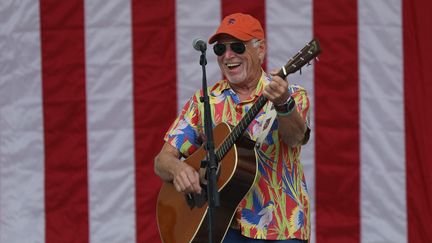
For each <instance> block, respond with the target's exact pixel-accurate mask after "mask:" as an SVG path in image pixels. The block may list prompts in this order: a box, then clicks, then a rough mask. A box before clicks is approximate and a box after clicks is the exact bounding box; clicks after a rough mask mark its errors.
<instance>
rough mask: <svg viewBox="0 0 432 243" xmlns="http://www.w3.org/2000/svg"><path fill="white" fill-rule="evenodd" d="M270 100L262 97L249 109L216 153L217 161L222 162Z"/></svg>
mask: <svg viewBox="0 0 432 243" xmlns="http://www.w3.org/2000/svg"><path fill="white" fill-rule="evenodd" d="M267 101H268V99H267V98H266V97H264V95H261V96H260V97H259V98H258V100H257V101H256V102H255V103H254V104H253V106H252V107H251V108H250V109H249V111H248V112H247V113H246V115H245V116H244V117H243V118H242V119H241V120H240V122H239V123H238V124H237V126H235V127H234V129H233V130H232V132H231V133H230V134H229V135H228V136H227V137H226V139H225V140H224V142H223V143H222V144H221V146H220V147H219V149H218V150H217V151H216V159H217V161H221V160H222V158H223V157H224V156H225V155H226V153H228V151H229V150H230V149H231V147H232V146H233V145H234V143H235V142H237V140H238V139H239V138H240V137H241V136H242V135H243V133H244V132H245V131H246V128H247V127H248V126H249V124H250V123H251V122H252V120H253V119H254V118H255V117H256V116H257V115H258V112H259V111H260V110H261V109H262V108H263V107H264V105H265V104H266V103H267Z"/></svg>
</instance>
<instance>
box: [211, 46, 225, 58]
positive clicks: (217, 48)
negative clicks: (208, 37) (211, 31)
mask: <svg viewBox="0 0 432 243" xmlns="http://www.w3.org/2000/svg"><path fill="white" fill-rule="evenodd" d="M213 51H214V53H215V54H216V55H217V56H222V55H223V54H224V53H225V51H226V47H225V45H224V44H216V45H214V46H213Z"/></svg>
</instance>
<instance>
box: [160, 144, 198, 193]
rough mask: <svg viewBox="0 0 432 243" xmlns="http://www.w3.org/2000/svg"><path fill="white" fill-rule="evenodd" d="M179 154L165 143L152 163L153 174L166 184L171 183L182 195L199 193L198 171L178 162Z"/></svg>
mask: <svg viewBox="0 0 432 243" xmlns="http://www.w3.org/2000/svg"><path fill="white" fill-rule="evenodd" d="M179 158H180V152H179V151H178V150H177V148H175V147H173V146H172V145H170V144H169V143H165V144H164V146H163V147H162V150H161V151H160V153H159V154H158V155H157V156H156V158H155V161H154V169H155V173H156V174H157V175H158V176H159V177H161V178H162V179H163V180H164V181H166V182H171V181H172V182H173V184H174V187H175V189H176V190H177V191H178V192H183V193H191V192H195V193H201V186H200V177H199V174H198V171H196V170H195V169H194V168H193V167H192V166H190V165H188V164H186V163H185V162H183V161H181V160H179Z"/></svg>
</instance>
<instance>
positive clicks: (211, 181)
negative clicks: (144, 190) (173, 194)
mask: <svg viewBox="0 0 432 243" xmlns="http://www.w3.org/2000/svg"><path fill="white" fill-rule="evenodd" d="M200 51H201V56H200V65H201V67H202V74H203V76H202V89H203V96H202V97H200V101H201V102H203V103H204V133H205V136H206V137H207V142H206V146H205V148H206V150H207V157H206V159H207V160H203V161H201V165H203V164H205V165H207V167H206V175H207V195H208V196H207V198H208V200H207V201H208V207H209V208H208V233H209V242H210V243H212V242H213V224H212V221H213V209H214V208H215V207H219V192H218V189H217V178H216V173H217V168H218V162H219V161H216V154H215V150H214V141H213V126H212V120H211V110H210V101H209V96H208V92H207V78H206V69H205V65H207V59H206V54H205V51H206V48H200Z"/></svg>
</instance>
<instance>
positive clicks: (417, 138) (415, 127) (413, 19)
mask: <svg viewBox="0 0 432 243" xmlns="http://www.w3.org/2000/svg"><path fill="white" fill-rule="evenodd" d="M431 9H432V2H431V1H430V0H417V1H409V0H404V1H403V11H404V13H403V30H404V31H403V38H404V39H403V43H404V73H405V77H404V82H405V83H404V91H405V95H404V99H405V139H406V173H407V179H406V182H407V189H406V192H407V213H408V241H409V242H432V231H431V230H430V229H431V226H432V217H431V216H432V179H431V178H432V177H431V175H430V174H431V172H432V153H431V152H430V150H431V148H432V140H431V139H430V137H431V135H432V128H431V124H432V112H431V111H430V110H431V107H432V102H431V97H432V82H431V81H432V69H431V68H430V65H431V64H432V56H431V55H430V54H431V53H432V45H431V43H432V32H431V31H430V25H431V23H432V15H431V14H430V10H431Z"/></svg>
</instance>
